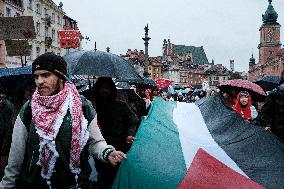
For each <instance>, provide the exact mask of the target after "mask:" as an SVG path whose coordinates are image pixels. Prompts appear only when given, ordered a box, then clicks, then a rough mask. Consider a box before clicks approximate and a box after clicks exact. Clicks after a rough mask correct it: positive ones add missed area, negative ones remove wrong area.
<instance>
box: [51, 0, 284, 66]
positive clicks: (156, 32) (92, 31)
mask: <svg viewBox="0 0 284 189" xmlns="http://www.w3.org/2000/svg"><path fill="white" fill-rule="evenodd" d="M60 1H62V2H63V9H64V11H65V12H66V14H67V15H68V16H70V17H72V18H74V19H75V20H77V21H78V26H79V29H80V30H81V32H82V34H83V35H84V36H89V37H90V39H91V41H90V42H86V41H84V42H83V49H84V50H91V49H93V48H94V42H95V41H96V42H97V49H99V50H103V51H105V49H106V47H107V46H109V47H110V48H111V52H112V53H115V54H125V53H126V51H127V49H128V48H131V49H138V50H140V49H144V44H143V41H142V39H141V37H142V36H144V26H145V25H146V24H147V23H148V24H149V29H150V30H149V35H150V37H151V38H152V39H151V40H150V45H149V54H150V56H158V55H161V53H162V50H161V49H162V44H163V39H165V38H170V39H171V41H172V43H174V44H184V45H193V46H203V47H204V50H205V52H206V54H207V58H208V60H209V61H210V62H211V60H212V59H214V61H215V64H223V65H225V66H226V67H229V60H230V59H234V60H235V69H236V70H238V71H243V70H244V71H247V70H248V61H249V58H250V56H251V53H252V52H253V53H254V55H255V57H256V59H257V60H258V49H257V45H258V43H259V28H260V26H261V24H262V17H261V15H262V14H264V12H265V10H266V9H267V6H268V1H267V0H176V1H173V0H139V1H138V0H79V1H78V0H54V2H55V3H56V4H58V3H59V2H60ZM272 4H273V6H274V9H275V10H276V11H277V13H278V22H279V23H280V24H281V25H283V27H284V0H273V2H272ZM281 36H282V40H281V42H282V43H283V44H284V42H283V36H284V28H282V29H281Z"/></svg>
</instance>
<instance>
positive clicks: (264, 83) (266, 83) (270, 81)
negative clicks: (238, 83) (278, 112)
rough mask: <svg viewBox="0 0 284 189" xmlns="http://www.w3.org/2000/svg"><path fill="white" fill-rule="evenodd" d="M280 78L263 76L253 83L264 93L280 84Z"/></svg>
mask: <svg viewBox="0 0 284 189" xmlns="http://www.w3.org/2000/svg"><path fill="white" fill-rule="evenodd" d="M280 80H281V78H280V77H279V76H264V77H262V78H259V79H258V80H256V81H254V83H255V84H258V85H259V86H261V88H263V89H264V90H266V91H271V90H273V89H274V88H276V87H277V86H278V85H279V83H280Z"/></svg>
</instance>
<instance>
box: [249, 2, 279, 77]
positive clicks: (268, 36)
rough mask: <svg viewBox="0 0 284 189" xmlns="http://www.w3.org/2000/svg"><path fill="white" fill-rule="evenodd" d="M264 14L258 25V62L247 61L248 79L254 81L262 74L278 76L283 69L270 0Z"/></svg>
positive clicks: (275, 22)
mask: <svg viewBox="0 0 284 189" xmlns="http://www.w3.org/2000/svg"><path fill="white" fill-rule="evenodd" d="M268 2H269V5H268V7H267V10H266V11H265V14H263V15H262V21H263V24H262V26H261V27H260V29H259V31H260V43H259V45H258V49H259V62H258V63H257V64H255V61H251V59H250V63H249V80H250V81H254V80H257V79H259V78H261V77H263V76H280V73H281V72H282V70H283V55H284V49H281V45H282V44H281V41H280V28H281V25H280V24H279V23H278V22H277V18H278V14H277V12H276V11H275V10H274V7H273V5H272V0H268Z"/></svg>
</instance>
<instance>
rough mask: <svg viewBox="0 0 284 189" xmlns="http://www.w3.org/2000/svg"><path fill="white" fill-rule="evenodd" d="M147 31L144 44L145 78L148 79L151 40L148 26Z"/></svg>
mask: <svg viewBox="0 0 284 189" xmlns="http://www.w3.org/2000/svg"><path fill="white" fill-rule="evenodd" d="M144 30H145V37H143V38H142V39H143V40H144V44H145V64H144V66H145V67H144V76H145V77H148V76H149V73H148V66H149V54H148V45H149V40H150V39H151V38H150V37H149V36H148V31H149V27H148V24H147V26H145V28H144Z"/></svg>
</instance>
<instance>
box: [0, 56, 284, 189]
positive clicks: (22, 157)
mask: <svg viewBox="0 0 284 189" xmlns="http://www.w3.org/2000/svg"><path fill="white" fill-rule="evenodd" d="M32 73H33V75H34V80H35V86H33V85H27V86H26V88H25V90H24V91H23V94H18V97H19V98H20V96H21V98H20V100H17V101H15V100H14V99H12V98H10V97H9V96H7V95H6V94H5V93H3V92H1V91H0V93H1V94H0V107H1V108H0V135H1V137H0V149H1V161H0V162H1V164H0V176H1V178H2V180H1V182H0V188H41V189H44V188H47V189H51V188H82V189H85V188H100V189H105V188H111V186H112V183H113V182H114V179H115V177H116V173H117V171H118V168H119V165H120V162H121V161H122V159H126V158H127V157H126V154H127V152H128V150H129V149H130V147H131V145H132V143H133V142H135V139H136V138H135V135H136V132H137V130H138V128H139V124H140V122H141V120H142V119H143V118H145V116H147V113H148V112H149V110H150V108H151V104H152V101H153V100H154V99H155V98H163V99H164V100H165V101H169V103H170V102H171V101H178V102H182V103H195V102H197V101H199V100H201V99H206V98H210V96H213V95H216V94H217V93H219V94H221V95H222V97H224V98H225V99H226V101H227V105H228V107H229V108H231V109H233V110H234V111H235V112H236V113H237V114H239V115H240V116H241V117H242V118H243V119H244V120H245V121H248V122H250V123H251V124H255V125H258V126H261V127H263V128H264V129H265V130H267V132H272V133H273V134H275V136H277V137H279V138H280V139H282V140H284V125H283V123H284V117H283V115H284V72H283V73H282V76H281V82H280V83H279V86H278V87H276V88H275V89H274V90H272V91H270V92H269V95H268V96H267V97H266V100H265V102H260V101H257V100H256V99H254V98H253V95H252V93H251V90H250V89H246V88H241V89H240V88H239V90H232V91H229V92H228V91H222V90H220V89H218V88H216V89H207V90H206V91H205V90H193V89H192V88H190V89H189V90H188V91H187V92H186V93H183V92H182V90H177V91H175V92H171V91H168V90H166V89H161V90H158V89H157V88H151V89H150V88H145V87H141V86H139V85H133V86H132V87H131V89H130V90H133V91H134V92H135V94H137V95H138V96H139V98H140V99H141V101H142V102H143V103H142V104H141V103H140V105H137V103H136V104H135V103H133V104H131V103H129V101H121V100H118V98H117V97H118V96H119V95H118V89H117V87H116V85H115V82H114V81H113V79H112V78H108V77H99V78H98V79H97V80H96V83H95V84H94V86H93V88H91V89H89V90H91V92H90V93H88V95H85V96H84V95H82V94H83V93H82V94H81V93H79V92H78V90H77V89H76V86H75V85H74V84H73V83H72V82H70V81H68V80H67V63H66V62H65V60H64V59H63V58H62V57H60V56H57V55H55V54H52V53H46V54H43V55H41V56H39V57H38V58H37V59H36V60H35V61H34V62H33V64H32ZM89 157H93V159H94V162H95V163H91V165H92V166H90V158H89ZM90 175H91V177H90ZM92 177H93V178H92ZM90 178H92V179H90Z"/></svg>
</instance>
